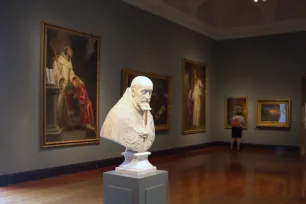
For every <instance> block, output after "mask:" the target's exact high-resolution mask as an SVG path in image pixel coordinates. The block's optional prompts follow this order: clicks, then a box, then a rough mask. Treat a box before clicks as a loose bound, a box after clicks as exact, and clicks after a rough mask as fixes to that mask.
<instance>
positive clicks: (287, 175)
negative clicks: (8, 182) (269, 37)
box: [0, 147, 306, 204]
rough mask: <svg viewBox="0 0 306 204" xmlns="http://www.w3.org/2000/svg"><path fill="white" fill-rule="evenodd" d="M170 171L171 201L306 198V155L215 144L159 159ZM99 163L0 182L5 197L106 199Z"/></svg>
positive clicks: (54, 203) (52, 203)
mask: <svg viewBox="0 0 306 204" xmlns="http://www.w3.org/2000/svg"><path fill="white" fill-rule="evenodd" d="M151 162H152V163H153V164H155V165H156V166H157V167H158V168H159V169H163V170H168V171H169V180H170V181H169V182H170V183H169V203H171V204H186V203H187V204H210V203H212V204H232V203H233V204H242V203H243V204H249V203H251V204H253V203H260V204H266V203H267V204H274V203H277V204H283V203H288V204H295V203H303V204H305V203H306V168H305V167H306V160H305V159H302V158H300V157H299V156H298V155H296V154H292V153H287V152H275V151H271V150H259V149H243V150H242V151H241V152H236V151H234V152H230V151H229V150H228V148H225V147H220V148H211V149H209V148H208V149H205V150H198V151H193V152H188V153H184V154H180V155H175V156H169V157H163V158H157V159H153V160H152V161H151ZM110 169H111V168H109V169H99V170H94V171H89V172H82V173H78V174H73V175H65V176H60V177H56V178H49V179H44V180H39V181H32V182H27V183H23V184H18V185H12V186H9V187H5V188H0V203H1V204H4V203H9V204H15V203H22V204H40V203H42V204H68V203H73V204H87V203H88V204H96V203H97V204H101V203H103V189H102V173H103V171H108V170H110Z"/></svg>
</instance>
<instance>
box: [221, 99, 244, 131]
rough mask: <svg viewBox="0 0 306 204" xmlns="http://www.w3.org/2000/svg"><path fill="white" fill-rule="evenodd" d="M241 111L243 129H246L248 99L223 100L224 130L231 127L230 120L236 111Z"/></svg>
mask: <svg viewBox="0 0 306 204" xmlns="http://www.w3.org/2000/svg"><path fill="white" fill-rule="evenodd" d="M238 110H241V112H242V116H243V117H244V120H245V125H244V127H243V128H244V129H247V127H248V98H247V97H246V96H244V97H228V98H226V99H225V107H224V128H226V129H229V128H231V127H232V125H231V120H232V117H233V116H234V115H236V113H237V111H238Z"/></svg>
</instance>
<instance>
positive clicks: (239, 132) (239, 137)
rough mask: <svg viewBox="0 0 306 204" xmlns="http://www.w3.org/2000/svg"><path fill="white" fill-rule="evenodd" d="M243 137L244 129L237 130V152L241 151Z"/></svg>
mask: <svg viewBox="0 0 306 204" xmlns="http://www.w3.org/2000/svg"><path fill="white" fill-rule="evenodd" d="M241 137H242V128H239V129H238V130H237V150H240V141H241Z"/></svg>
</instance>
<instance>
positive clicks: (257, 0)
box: [253, 0, 267, 3]
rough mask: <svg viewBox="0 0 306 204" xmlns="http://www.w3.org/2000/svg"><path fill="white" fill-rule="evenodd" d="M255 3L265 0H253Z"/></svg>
mask: <svg viewBox="0 0 306 204" xmlns="http://www.w3.org/2000/svg"><path fill="white" fill-rule="evenodd" d="M253 1H254V2H255V3H258V2H260V1H261V2H266V1H267V0H253Z"/></svg>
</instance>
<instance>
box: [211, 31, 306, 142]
mask: <svg viewBox="0 0 306 204" xmlns="http://www.w3.org/2000/svg"><path fill="white" fill-rule="evenodd" d="M216 52H217V53H218V54H217V60H216V63H217V64H216V69H217V70H218V74H217V77H216V80H217V81H216V84H218V85H217V90H216V92H217V94H216V98H215V99H214V100H215V101H216V104H215V106H216V107H218V108H217V109H216V112H215V114H216V121H217V124H216V129H215V133H216V134H215V136H216V137H215V140H217V141H228V140H230V131H229V130H224V128H223V127H224V122H223V121H224V120H223V118H224V108H223V107H224V99H225V97H227V96H248V103H249V109H248V111H249V126H248V130H246V131H244V133H243V141H244V142H246V143H253V144H270V145H288V146H299V143H300V136H301V135H300V134H301V118H302V115H301V111H302V110H301V96H302V94H301V93H302V92H301V88H302V76H303V75H305V73H306V33H305V32H301V33H293V34H292V33H290V34H284V35H272V36H265V37H256V38H245V39H238V40H228V41H222V42H218V43H217V47H216ZM273 98H290V99H291V100H292V114H291V122H292V124H291V130H289V131H287V130H262V129H257V128H256V114H257V113H256V100H258V99H273Z"/></svg>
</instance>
